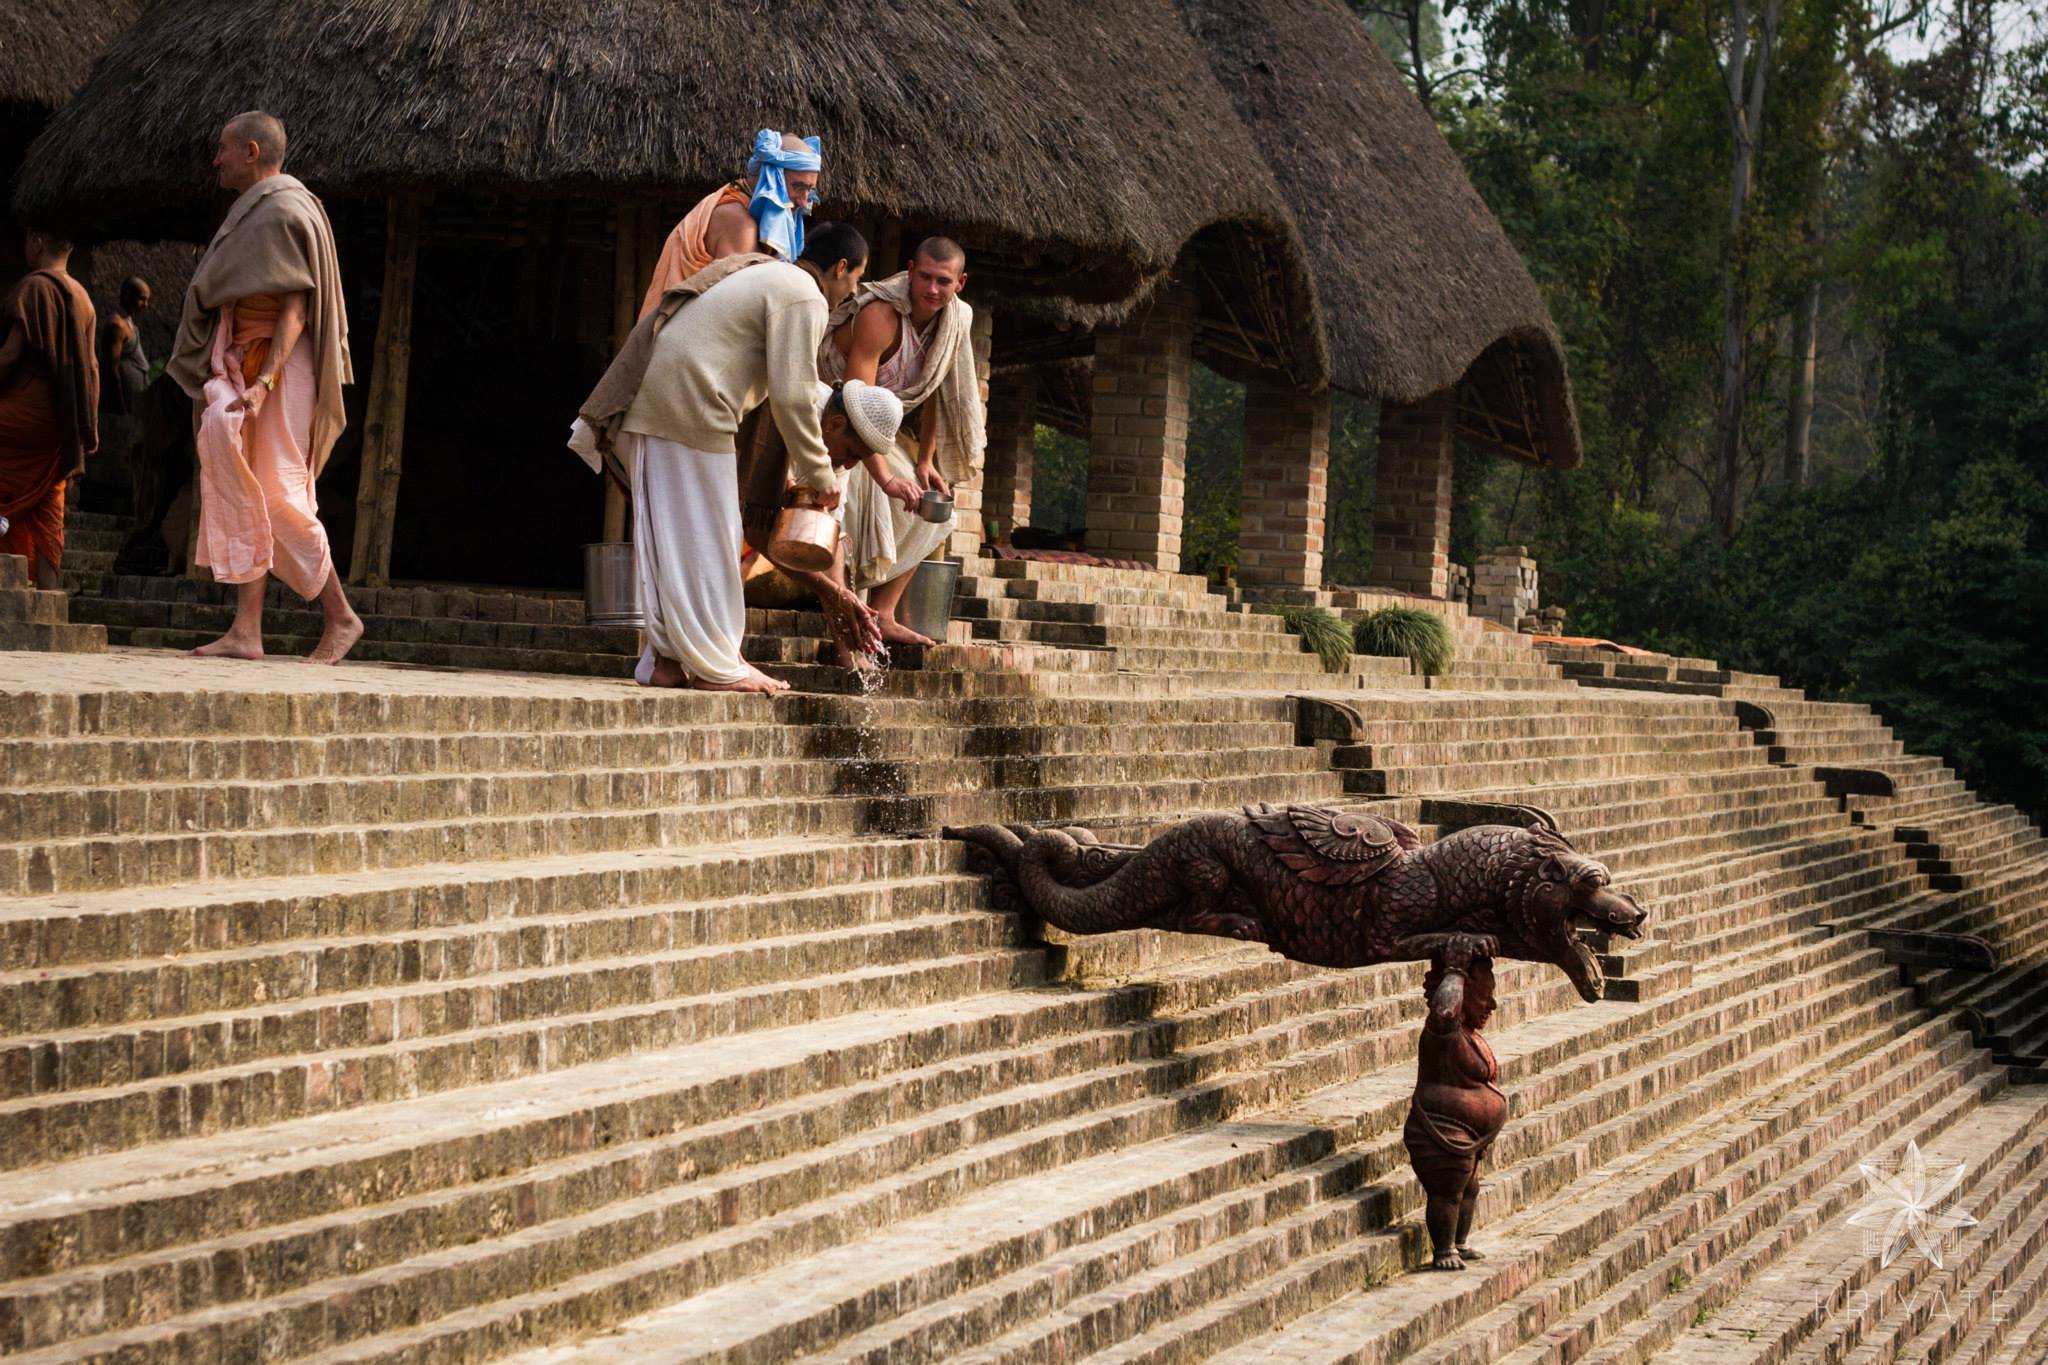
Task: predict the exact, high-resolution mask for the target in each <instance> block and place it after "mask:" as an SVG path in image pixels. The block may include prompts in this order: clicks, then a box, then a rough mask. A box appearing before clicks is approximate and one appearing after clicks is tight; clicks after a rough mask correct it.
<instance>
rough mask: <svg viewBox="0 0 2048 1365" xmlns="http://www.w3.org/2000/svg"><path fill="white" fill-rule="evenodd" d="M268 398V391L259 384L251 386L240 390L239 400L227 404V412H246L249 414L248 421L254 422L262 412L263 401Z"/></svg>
mask: <svg viewBox="0 0 2048 1365" xmlns="http://www.w3.org/2000/svg"><path fill="white" fill-rule="evenodd" d="M268 397H270V390H269V389H267V388H265V387H263V385H261V384H251V385H250V386H249V387H248V388H246V389H243V390H242V396H241V397H240V398H238V399H236V400H235V401H234V402H232V403H230V404H228V411H229V412H246V413H248V414H249V420H250V421H252V422H253V421H255V420H256V416H257V414H258V413H260V412H262V411H263V400H265V399H266V398H268Z"/></svg>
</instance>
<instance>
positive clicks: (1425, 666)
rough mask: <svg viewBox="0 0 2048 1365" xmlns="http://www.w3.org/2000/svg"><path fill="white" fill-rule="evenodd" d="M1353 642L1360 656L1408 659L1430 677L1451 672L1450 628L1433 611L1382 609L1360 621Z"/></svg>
mask: <svg viewBox="0 0 2048 1365" xmlns="http://www.w3.org/2000/svg"><path fill="white" fill-rule="evenodd" d="M1352 639H1353V642H1354V648H1356V649H1357V651H1358V652H1359V653H1360V654H1377V655H1380V656H1381V657H1384V658H1392V659H1402V658H1405V659H1410V660H1413V661H1414V663H1415V667H1416V669H1417V670H1418V671H1419V672H1421V673H1423V674H1425V675H1428V676H1431V677H1434V676H1436V675H1437V674H1440V673H1448V672H1450V671H1451V629H1450V627H1449V626H1447V625H1445V624H1444V618H1443V617H1441V616H1438V615H1437V614H1436V613H1435V612H1433V611H1423V610H1421V609H1420V608H1417V607H1382V608H1381V609H1380V610H1378V611H1376V612H1374V613H1373V614H1372V615H1370V616H1367V617H1364V618H1362V619H1361V620H1360V621H1359V623H1358V628H1357V629H1356V630H1355V631H1354V632H1353V633H1352Z"/></svg>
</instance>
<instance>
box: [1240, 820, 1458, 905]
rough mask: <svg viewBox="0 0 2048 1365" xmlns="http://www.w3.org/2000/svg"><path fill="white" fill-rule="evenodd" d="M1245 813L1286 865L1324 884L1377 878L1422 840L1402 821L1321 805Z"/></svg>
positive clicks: (1416, 846)
mask: <svg viewBox="0 0 2048 1365" xmlns="http://www.w3.org/2000/svg"><path fill="white" fill-rule="evenodd" d="M1244 813H1245V817H1246V818H1247V819H1249V820H1250V821H1251V822H1252V827H1253V828H1254V829H1256V830H1257V831H1258V832H1259V838H1260V839H1261V840H1262V841H1263V842H1264V843H1265V845H1266V847H1268V848H1270V849H1272V850H1273V852H1274V854H1275V855H1276V856H1277V857H1278V858H1279V860H1280V863H1281V865H1282V866H1283V867H1286V868H1287V869H1288V870H1289V871H1290V872H1293V873H1294V874H1295V875H1296V876H1298V877H1300V878H1301V879H1302V880H1303V881H1306V882H1312V883H1315V884H1316V885H1319V886H1348V885H1350V884H1351V883H1353V882H1362V881H1367V880H1369V879H1371V878H1373V877H1376V876H1378V875H1379V874H1380V872H1381V871H1383V870H1384V869H1385V868H1386V866H1387V864H1389V863H1391V862H1393V861H1394V860H1395V859H1396V858H1398V857H1400V856H1401V854H1402V853H1403V852H1404V851H1406V850H1408V849H1413V848H1419V847H1421V845H1422V840H1421V839H1420V838H1419V837H1418V836H1417V835H1416V833H1415V831H1414V830H1412V829H1410V828H1408V826H1406V825H1404V824H1402V823H1401V822H1400V821H1399V820H1390V819H1388V818H1386V817H1385V816H1381V815H1364V814H1359V813H1357V812H1352V811H1335V810H1324V809H1322V808H1320V807H1317V806H1285V807H1282V808H1280V809H1278V810H1276V809H1274V808H1273V807H1271V806H1267V805H1260V806H1259V807H1258V808H1257V809H1253V808H1252V807H1250V806H1246V807H1245V808H1244Z"/></svg>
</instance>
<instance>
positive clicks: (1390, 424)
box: [1372, 391, 1452, 597]
mask: <svg viewBox="0 0 2048 1365" xmlns="http://www.w3.org/2000/svg"><path fill="white" fill-rule="evenodd" d="M1451 419H1452V411H1451V395H1450V393H1449V392H1448V391H1445V392H1443V393H1436V394H1431V395H1430V396H1429V397H1428V398H1425V399H1423V400H1422V401H1421V402H1419V403H1406V404H1403V403H1383V404H1381V405H1380V448H1379V483H1378V488H1377V492H1376V494H1375V497H1374V502H1373V512H1372V581H1373V585H1374V586H1376V587H1383V588H1399V589H1400V590H1402V591H1403V592H1414V593H1421V594H1423V595H1424V596H1427V597H1442V596H1444V593H1445V590H1446V588H1447V586H1448V584H1449V581H1450V574H1449V566H1450V562H1451V561H1450V550H1451Z"/></svg>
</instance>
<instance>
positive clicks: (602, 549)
mask: <svg viewBox="0 0 2048 1365" xmlns="http://www.w3.org/2000/svg"><path fill="white" fill-rule="evenodd" d="M583 619H584V621H585V623H587V624H589V625H593V626H640V625H645V624H646V623H647V618H646V616H645V615H643V614H642V612H641V610H640V582H639V578H638V576H637V575H636V574H635V572H634V569H633V542H631V541H629V540H611V541H603V542H600V543H598V544H596V545H586V546H584V547H583Z"/></svg>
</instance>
